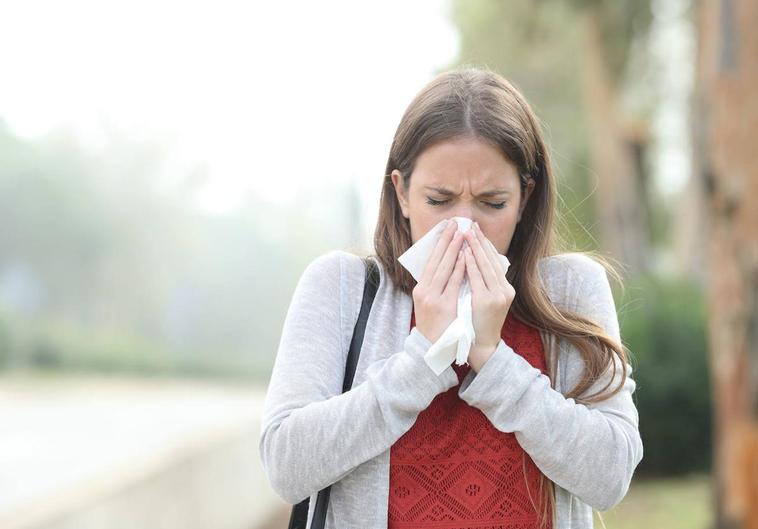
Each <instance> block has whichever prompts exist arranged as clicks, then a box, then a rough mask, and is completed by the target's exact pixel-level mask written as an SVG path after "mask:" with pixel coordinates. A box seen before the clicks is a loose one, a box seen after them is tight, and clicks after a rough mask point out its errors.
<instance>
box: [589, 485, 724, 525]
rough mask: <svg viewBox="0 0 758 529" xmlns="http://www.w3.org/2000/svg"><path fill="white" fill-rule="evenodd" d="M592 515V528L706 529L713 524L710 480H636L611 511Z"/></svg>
mask: <svg viewBox="0 0 758 529" xmlns="http://www.w3.org/2000/svg"><path fill="white" fill-rule="evenodd" d="M601 515H602V522H601V521H600V519H599V516H598V513H597V512H596V513H595V524H594V525H595V527H596V528H602V527H603V522H605V527H606V528H607V529H633V528H634V529H637V528H640V527H644V528H645V529H658V528H661V529H706V528H709V527H711V526H712V523H713V508H712V500H711V478H710V476H708V475H707V474H696V475H692V476H686V477H677V478H656V479H643V478H640V479H635V480H633V481H632V484H631V485H630V487H629V492H628V493H627V495H626V497H625V498H624V499H623V500H622V501H621V503H620V504H618V505H617V506H616V507H614V508H613V509H610V510H608V511H605V512H603V513H601Z"/></svg>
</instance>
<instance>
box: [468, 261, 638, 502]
mask: <svg viewBox="0 0 758 529" xmlns="http://www.w3.org/2000/svg"><path fill="white" fill-rule="evenodd" d="M578 266H580V267H581V268H582V269H583V274H582V275H583V276H584V280H583V282H582V284H581V287H580V289H579V299H578V300H577V305H576V307H577V308H576V311H577V312H578V313H580V314H583V315H585V316H587V317H588V318H590V319H592V320H594V321H596V322H598V324H600V325H601V326H602V327H603V328H604V329H605V330H606V332H608V334H609V335H610V336H612V337H613V338H615V339H616V340H618V341H619V343H620V336H619V326H618V319H617V316H616V309H615V305H614V301H613V296H612V293H611V289H610V285H609V284H608V279H607V276H606V273H605V269H604V268H603V267H602V266H601V265H600V264H599V263H597V262H595V261H591V260H589V259H587V258H586V257H583V258H582V259H581V261H580V262H579V263H578ZM561 354H569V355H571V356H570V358H569V359H567V360H568V362H567V364H568V365H569V371H568V373H567V374H568V375H569V378H571V377H572V376H573V377H574V379H573V380H572V382H576V377H578V376H579V375H580V374H581V366H582V364H581V362H582V359H581V357H580V355H579V352H578V351H577V350H576V348H575V347H573V346H570V345H569V347H568V349H564V350H562V351H561ZM614 359H615V364H616V369H617V373H616V378H614V379H613V382H612V383H611V386H610V387H611V388H615V387H616V386H617V385H618V380H620V377H621V375H622V367H621V363H620V360H619V359H618V358H617V357H616V356H615V355H614ZM572 367H573V369H571V368H572ZM612 369H613V368H612V367H610V366H609V369H608V370H607V371H606V372H605V373H604V375H603V376H601V377H600V378H599V379H598V380H597V381H595V383H594V384H593V386H592V387H591V388H590V389H589V390H588V391H589V392H590V393H594V392H595V391H597V390H599V389H602V388H603V387H604V386H605V384H606V383H607V382H608V379H609V378H610V377H611V376H612V374H613V371H612ZM631 373H632V367H631V365H629V364H628V363H627V374H628V375H631ZM635 385H636V384H635V381H634V380H633V379H632V378H631V377H628V378H627V379H626V381H625V383H624V386H623V387H622V389H621V390H620V391H619V392H618V393H617V394H616V395H614V396H613V397H611V398H610V399H606V400H604V401H601V402H598V403H594V404H590V405H583V404H578V403H576V402H575V401H574V399H567V398H565V397H564V396H563V395H562V394H561V393H560V392H558V391H556V390H554V389H552V388H551V387H550V380H549V378H548V377H547V376H545V375H543V374H542V373H541V372H540V370H539V369H536V368H534V367H532V366H531V365H530V364H529V362H527V361H526V360H525V359H524V358H522V357H521V356H519V355H518V354H516V353H515V352H514V351H513V349H511V348H510V347H509V346H508V345H507V344H506V343H505V342H504V341H503V340H500V342H499V344H498V346H497V348H496V350H495V352H494V353H493V355H492V356H491V357H490V358H489V359H488V360H487V362H486V363H485V364H484V365H483V366H482V368H481V370H480V371H479V373H478V374H476V375H475V376H473V377H469V378H468V379H467V380H464V381H463V383H462V385H461V388H460V390H459V395H460V397H461V398H462V399H463V400H465V401H466V402H468V403H469V404H470V405H472V406H476V407H478V408H480V409H481V410H482V411H483V412H484V414H485V415H486V416H487V418H488V419H489V420H490V421H491V422H492V424H493V425H494V426H495V427H496V428H498V429H499V430H501V431H504V432H515V435H516V439H517V440H518V442H519V444H520V445H521V446H522V447H523V448H524V450H525V451H526V452H527V453H528V454H529V455H530V457H531V458H532V460H533V461H534V463H535V464H536V465H537V466H538V467H539V468H540V470H541V471H542V472H543V473H544V474H545V475H546V476H547V477H548V478H550V479H551V480H552V481H554V482H555V483H557V484H558V485H560V486H561V487H563V488H564V489H566V490H567V491H569V492H571V493H572V494H574V495H575V496H577V497H578V498H579V499H581V500H582V501H583V502H585V503H587V504H588V505H590V506H592V507H593V508H595V509H597V510H600V511H603V510H607V509H610V508H611V507H613V506H615V505H616V504H618V503H619V502H620V501H621V500H622V499H623V497H624V496H625V495H626V492H627V490H628V488H629V484H630V482H631V479H632V474H633V473H634V469H635V468H636V467H637V464H638V463H639V462H640V460H641V459H642V440H641V438H640V434H639V427H638V423H639V418H638V414H637V409H636V407H635V405H634V402H633V401H632V393H633V392H634V389H635ZM571 387H573V385H570V386H569V387H568V389H570V388H571Z"/></svg>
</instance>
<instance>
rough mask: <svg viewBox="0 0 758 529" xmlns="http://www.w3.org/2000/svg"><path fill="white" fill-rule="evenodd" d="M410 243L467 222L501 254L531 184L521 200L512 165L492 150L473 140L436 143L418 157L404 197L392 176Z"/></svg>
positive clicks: (396, 174)
mask: <svg viewBox="0 0 758 529" xmlns="http://www.w3.org/2000/svg"><path fill="white" fill-rule="evenodd" d="M391 176H392V183H393V184H394V186H395V192H396V193H397V197H398V201H399V203H400V207H401V209H402V212H403V216H404V217H405V218H407V219H409V220H410V226H411V239H412V241H413V243H415V242H416V241H417V240H419V239H420V238H421V237H423V236H424V235H425V234H426V233H427V232H428V231H429V230H430V229H431V228H433V227H434V226H435V225H436V224H437V223H438V222H440V221H441V220H443V219H448V218H451V217H467V218H469V219H471V220H473V221H475V222H478V223H479V226H480V227H481V229H482V232H483V233H484V235H485V236H486V237H487V238H488V239H489V240H490V241H492V244H494V245H495V248H497V250H498V252H500V253H501V254H503V255H505V254H506V253H507V251H508V247H509V246H510V244H511V239H512V238H513V232H514V231H515V230H516V224H517V223H518V222H519V220H521V213H522V212H523V210H524V206H525V205H526V201H527V200H528V199H529V195H530V194H531V192H532V190H533V189H534V185H535V182H534V180H533V179H530V180H529V183H528V185H527V189H526V193H525V194H526V196H524V197H522V196H521V189H520V186H519V176H518V170H517V169H516V166H515V165H514V164H513V163H511V162H510V161H509V160H508V159H507V158H506V157H505V156H503V154H502V153H501V152H500V150H498V149H497V148H495V147H493V146H492V145H490V144H489V143H486V142H484V141H482V140H479V139H473V138H455V139H452V140H446V141H442V142H439V143H436V144H434V145H432V146H430V147H428V148H426V149H425V150H424V151H422V152H421V154H420V155H419V157H418V158H417V159H416V167H415V169H414V170H413V175H412V176H411V183H410V187H409V188H408V193H407V195H406V193H405V191H404V189H403V186H402V178H401V176H402V175H401V173H400V172H399V171H398V170H394V171H392V175H391Z"/></svg>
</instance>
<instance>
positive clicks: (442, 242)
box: [419, 220, 458, 284]
mask: <svg viewBox="0 0 758 529" xmlns="http://www.w3.org/2000/svg"><path fill="white" fill-rule="evenodd" d="M453 226H455V227H453ZM457 230H458V223H457V222H455V221H454V220H450V221H448V225H447V226H445V229H444V230H442V232H441V233H440V238H439V239H438V240H437V244H436V245H435V246H434V250H432V253H431V255H429V259H428V260H427V262H426V265H424V271H423V272H421V279H419V282H420V283H425V284H426V283H428V282H429V281H430V280H431V278H432V276H433V275H434V272H435V271H436V270H437V266H438V265H439V261H440V259H441V257H442V255H443V254H444V253H445V251H446V250H447V247H448V246H449V245H450V241H451V240H452V238H453V235H454V234H455V232H456V231H457Z"/></svg>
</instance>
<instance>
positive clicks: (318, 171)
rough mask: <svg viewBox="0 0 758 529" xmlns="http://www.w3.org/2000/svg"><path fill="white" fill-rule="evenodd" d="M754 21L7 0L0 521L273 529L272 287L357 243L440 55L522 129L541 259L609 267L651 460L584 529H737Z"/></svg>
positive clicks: (537, 10) (276, 305)
mask: <svg viewBox="0 0 758 529" xmlns="http://www.w3.org/2000/svg"><path fill="white" fill-rule="evenodd" d="M756 23H758V9H756V2H754V1H752V0H701V1H696V0H634V1H632V0H629V1H618V0H617V1H611V0H540V1H534V0H468V1H466V0H425V1H418V2H401V1H400V0H384V1H383V2H370V3H368V2H364V3H358V2H348V1H346V0H329V1H327V0H323V1H321V2H306V1H298V2H287V3H284V2H279V3H277V2H263V1H261V2H241V1H240V2H234V1H230V0H215V1H213V2H211V1H210V0H198V1H196V2H182V3H180V2H169V1H163V0H151V1H147V0H132V1H130V2H114V1H102V0H101V1H98V2H95V1H85V0H70V1H68V2H52V1H39V0H26V1H23V2H20V1H17V2H13V1H11V2H4V3H3V4H2V7H1V8H0V432H1V434H0V527H4V528H30V529H31V528H34V529H37V528H40V529H41V528H45V529H48V528H56V529H61V528H72V529H73V528H76V529H79V528H92V529H96V528H105V527H107V528H109V529H110V528H120V527H130V528H133V527H145V528H166V529H168V528H174V527H182V528H195V527H197V528H200V527H203V528H219V529H224V528H240V529H242V528H249V529H263V528H269V527H270V528H275V527H286V522H287V519H288V513H289V506H288V505H286V504H284V503H283V501H282V500H281V499H280V498H278V497H277V496H276V495H275V494H274V493H273V492H272V491H271V490H270V489H269V488H268V484H267V481H266V478H265V476H264V474H263V471H262V468H261V466H260V461H259V459H258V457H259V456H258V446H257V440H258V435H259V433H260V432H259V426H260V425H259V421H260V410H261V405H262V402H263V398H264V395H265V390H266V384H267V382H268V377H269V375H270V372H271V368H272V366H273V362H274V357H275V354H276V349H277V346H278V340H279V335H280V332H281V328H282V323H283V319H284V316H285V313H286V310H287V307H288V304H289V301H290V297H291V295H292V292H293V290H294V287H295V285H296V283H297V280H298V278H299V277H300V274H301V273H302V271H303V270H304V268H305V266H306V265H307V264H308V263H309V262H310V261H311V260H313V259H314V258H315V257H316V256H318V255H320V254H322V253H324V252H327V251H330V250H333V249H344V250H347V251H353V252H355V253H366V252H370V251H372V243H371V240H372V235H373V228H374V223H375V221H376V217H377V213H378V203H379V192H380V189H381V183H382V174H383V171H384V166H385V164H386V160H387V156H388V153H389V148H390V144H391V142H392V137H393V134H394V132H395V128H396V127H397V124H398V123H399V120H400V118H401V116H402V113H403V112H404V110H405V108H406V106H407V105H408V104H409V103H410V101H411V99H412V98H413V97H414V95H415V94H416V93H417V92H418V91H419V90H420V89H421V88H422V86H423V85H424V84H425V83H426V82H427V81H429V80H430V79H431V78H432V77H433V76H434V75H436V74H437V73H439V72H441V71H443V70H446V69H449V68H454V67H457V66H461V65H480V66H486V67H489V68H492V69H495V70H496V71H498V72H499V73H501V74H502V75H504V76H505V77H506V78H508V79H509V80H510V81H512V82H513V83H514V84H515V85H516V86H517V87H518V88H519V89H520V90H521V91H522V93H523V94H524V95H525V96H526V98H527V100H528V101H529V102H530V103H531V105H532V106H533V108H534V110H535V111H536V113H537V114H538V116H539V117H540V119H541V120H542V126H543V129H544V131H545V133H546V135H547V139H548V141H549V143H550V145H551V148H552V152H553V159H554V161H555V164H556V167H555V169H556V174H557V178H558V183H559V190H560V195H561V203H560V210H561V211H560V213H561V216H562V218H563V223H562V224H561V230H562V233H563V234H564V235H565V236H566V237H567V238H568V239H569V240H570V241H572V244H573V247H572V248H567V250H597V251H599V252H601V253H603V254H604V255H607V256H609V257H611V258H613V259H615V260H616V261H617V262H619V263H621V265H622V269H621V271H622V274H623V285H621V284H618V283H615V282H614V284H613V288H614V295H615V299H616V304H617V308H618V313H619V320H620V323H621V327H622V331H621V332H622V338H623V339H624V342H625V344H626V345H627V347H628V348H629V349H630V350H631V351H632V353H633V355H634V358H633V364H634V366H635V374H634V377H635V379H636V380H637V391H636V393H635V400H636V402H637V406H638V410H639V414H640V430H641V434H642V437H643V442H644V446H645V454H644V459H643V460H642V462H641V463H640V466H639V467H638V469H637V472H636V473H635V478H634V481H633V483H632V486H631V489H630V491H629V493H628V495H627V497H626V498H625V499H624V500H623V502H622V503H621V504H620V505H618V506H617V507H615V508H614V509H612V510H609V511H607V512H604V513H601V515H597V514H596V516H597V518H596V521H595V523H596V526H598V527H601V526H602V525H601V520H600V517H601V516H602V523H604V524H605V525H606V526H607V527H608V528H616V529H620V528H632V527H643V526H644V527H661V528H688V529H697V528H710V527H730V528H738V527H753V528H755V527H758V525H750V524H758V521H756V512H755V508H756V505H758V485H757V484H756V480H758V457H757V456H756V453H758V433H756V431H758V429H756V427H755V416H756V409H757V408H758V392H757V391H756V387H758V213H757V211H758V208H756V206H755V203H754V201H755V198H754V197H755V196H758V164H757V163H756V159H755V157H754V156H752V155H753V154H754V150H755V146H756V143H755V138H754V136H753V134H751V133H754V132H755V131H756V130H758V129H757V128H756V125H758V38H757V37H756V32H755V31H754V27H755V24H756ZM751 202H752V204H751ZM622 286H623V288H621V287H622ZM712 366H713V367H712ZM751 509H753V510H752V511H751ZM751 520H752V521H751Z"/></svg>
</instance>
